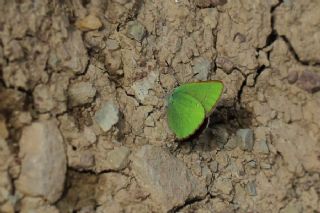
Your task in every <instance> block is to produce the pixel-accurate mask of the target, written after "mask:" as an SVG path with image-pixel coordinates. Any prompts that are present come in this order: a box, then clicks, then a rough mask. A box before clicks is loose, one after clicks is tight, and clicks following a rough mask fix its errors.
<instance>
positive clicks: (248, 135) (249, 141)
mask: <svg viewBox="0 0 320 213" xmlns="http://www.w3.org/2000/svg"><path fill="white" fill-rule="evenodd" d="M237 138H238V144H239V147H240V149H242V150H244V151H251V150H252V148H253V131H252V129H239V130H238V131H237Z"/></svg>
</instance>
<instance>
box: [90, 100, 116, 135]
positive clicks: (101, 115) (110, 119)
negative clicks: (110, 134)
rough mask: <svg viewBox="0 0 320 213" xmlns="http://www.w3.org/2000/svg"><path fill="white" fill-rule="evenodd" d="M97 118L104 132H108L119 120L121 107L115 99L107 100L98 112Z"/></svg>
mask: <svg viewBox="0 0 320 213" xmlns="http://www.w3.org/2000/svg"><path fill="white" fill-rule="evenodd" d="M94 118H95V120H96V121H97V123H98V124H99V126H100V127H101V129H102V130H103V131H104V132H107V131H108V130H109V129H111V127H112V126H113V125H114V124H116V123H117V122H118V120H119V109H118V107H117V106H116V105H115V104H114V103H113V101H107V102H105V103H104V104H103V105H102V107H101V108H100V109H99V110H98V111H97V112H96V114H95V116H94Z"/></svg>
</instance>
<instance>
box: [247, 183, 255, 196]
mask: <svg viewBox="0 0 320 213" xmlns="http://www.w3.org/2000/svg"><path fill="white" fill-rule="evenodd" d="M246 190H247V192H248V194H249V195H250V196H256V195H257V190H256V184H255V183H254V182H252V181H250V182H249V183H247V185H246Z"/></svg>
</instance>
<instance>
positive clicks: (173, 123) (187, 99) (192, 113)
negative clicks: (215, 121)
mask: <svg viewBox="0 0 320 213" xmlns="http://www.w3.org/2000/svg"><path fill="white" fill-rule="evenodd" d="M204 119H205V110H204V108H203V106H202V104H201V103H200V102H199V101H198V100H197V99H195V98H194V97H192V96H190V95H188V94H186V93H183V92H179V91H175V92H174V93H173V94H172V96H171V98H170V100H169V105H168V124H169V128H170V129H171V130H172V131H173V132H174V133H175V134H176V136H177V138H179V139H184V138H187V137H189V136H190V135H192V134H193V133H194V132H195V131H196V130H197V129H198V128H199V127H200V125H201V124H202V123H203V121H204Z"/></svg>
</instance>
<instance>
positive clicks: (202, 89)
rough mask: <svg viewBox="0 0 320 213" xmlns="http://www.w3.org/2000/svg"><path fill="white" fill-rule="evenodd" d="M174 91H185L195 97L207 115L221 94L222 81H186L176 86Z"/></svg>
mask: <svg viewBox="0 0 320 213" xmlns="http://www.w3.org/2000/svg"><path fill="white" fill-rule="evenodd" d="M174 92H177V93H185V94H188V95H190V96H192V97H193V98H195V99H197V100H198V101H199V102H200V103H201V105H202V106H203V108H204V109H205V113H206V115H209V114H210V113H211V112H212V110H213V109H214V108H215V106H216V104H217V103H218V101H219V99H220V97H221V95H222V92H223V83H222V82H221V81H218V80H212V81H204V82H195V83H187V84H183V85H181V86H179V87H178V88H176V89H175V91H174Z"/></svg>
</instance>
